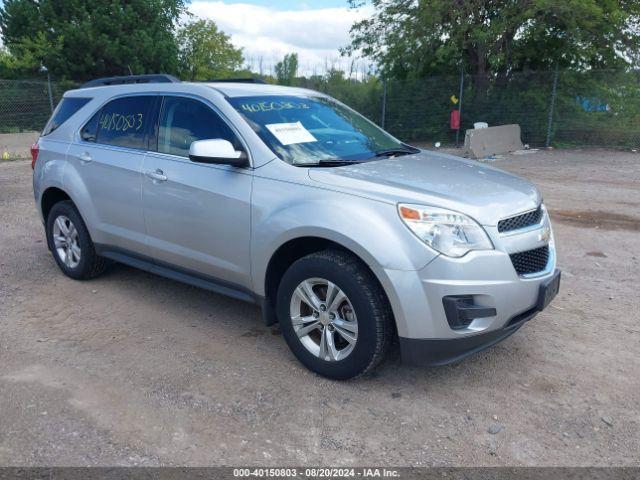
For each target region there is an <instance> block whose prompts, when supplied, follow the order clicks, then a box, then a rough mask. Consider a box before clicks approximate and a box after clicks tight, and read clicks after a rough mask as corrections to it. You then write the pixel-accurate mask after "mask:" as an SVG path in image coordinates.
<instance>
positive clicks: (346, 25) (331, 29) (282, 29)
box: [189, 1, 372, 73]
mask: <svg viewBox="0 0 640 480" xmlns="http://www.w3.org/2000/svg"><path fill="white" fill-rule="evenodd" d="M189 10H190V11H191V13H193V14H194V15H195V16H196V17H199V18H208V19H211V20H214V21H215V22H216V24H217V25H218V27H219V28H220V29H221V30H223V31H224V32H225V33H227V34H228V35H231V38H232V40H233V43H234V44H235V45H237V46H239V47H242V48H243V52H244V56H245V59H246V60H247V62H248V63H250V64H251V66H252V67H253V68H254V69H256V70H257V69H258V67H259V66H258V62H259V61H260V59H261V60H262V63H263V71H264V73H270V70H271V69H272V67H273V65H274V64H275V63H276V62H278V61H280V60H281V59H282V57H283V56H284V55H285V54H286V53H290V52H296V53H298V56H299V58H300V67H301V71H302V73H312V72H313V71H314V70H318V71H321V70H322V68H323V66H324V65H325V64H326V63H330V64H331V63H332V62H333V63H337V64H338V65H345V64H346V63H347V61H346V60H345V59H342V58H340V53H339V51H338V49H339V48H340V47H344V46H346V45H348V43H349V29H350V28H351V25H353V23H354V22H356V21H358V20H360V19H362V18H364V17H366V16H369V15H371V13H372V12H371V7H363V8H360V9H358V10H354V9H350V8H346V7H344V8H320V9H318V8H316V9H306V10H276V9H273V8H269V7H262V6H257V5H251V4H246V3H233V4H227V3H225V2H224V1H214V2H208V1H194V2H192V3H191V4H190V6H189Z"/></svg>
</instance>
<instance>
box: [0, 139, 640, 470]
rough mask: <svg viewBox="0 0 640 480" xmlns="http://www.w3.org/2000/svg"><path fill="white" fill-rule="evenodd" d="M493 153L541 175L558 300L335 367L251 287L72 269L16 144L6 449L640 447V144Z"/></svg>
mask: <svg viewBox="0 0 640 480" xmlns="http://www.w3.org/2000/svg"><path fill="white" fill-rule="evenodd" d="M493 165H495V166H499V167H503V168H506V169H508V170H510V171H513V172H516V173H518V174H521V175H523V176H525V177H528V178H530V179H532V180H533V181H535V182H536V183H537V184H538V185H539V186H540V187H541V189H542V190H543V192H544V196H545V201H546V203H547V205H548V206H549V208H550V210H551V211H552V215H553V218H554V219H555V232H556V239H557V243H558V248H559V264H560V268H562V269H563V270H564V277H563V285H562V289H561V293H560V295H559V296H558V298H557V299H556V301H555V303H554V304H553V305H552V306H551V307H550V308H549V309H548V310H546V311H545V312H543V313H542V314H540V315H539V316H538V317H537V318H536V319H535V320H533V321H531V322H530V323H529V324H528V325H526V326H524V327H523V328H522V329H521V330H520V331H519V332H517V333H516V334H515V335H513V336H512V337H510V338H509V339H507V340H506V341H505V342H503V343H502V344H500V345H498V346H496V347H494V348H493V349H491V350H489V351H486V352H483V353H480V354H478V355H476V356H474V357H472V358H470V359H467V360H465V361H464V362H462V363H460V364H458V365H454V366H448V367H440V368H433V369H423V368H409V367H407V366H403V365H402V364H400V362H399V360H398V355H397V352H396V353H395V354H394V355H392V357H391V358H390V359H389V360H388V361H387V362H386V363H385V364H384V365H383V366H382V368H380V369H379V370H378V371H377V373H376V374H374V375H373V376H371V377H367V378H363V379H360V380H357V381H353V382H348V383H337V382H331V381H327V380H324V379H322V378H319V377H317V376H315V375H313V374H311V373H309V372H308V371H307V370H305V369H304V368H302V367H301V366H300V365H299V364H298V363H297V361H296V360H295V359H294V358H293V356H292V355H291V354H290V353H289V351H288V349H287V347H286V345H285V343H284V341H283V339H282V337H281V336H280V335H279V334H278V332H277V330H276V329H269V328H265V327H264V326H263V325H262V323H261V319H260V313H259V311H258V309H257V308H256V307H255V306H251V305H247V304H244V303H241V302H238V301H235V300H231V299H228V298H225V297H221V296H218V295H215V294H213V293H209V292H206V291H202V290H198V289H196V288H192V287H189V286H185V285H182V284H179V283H176V282H173V281H169V280H165V279H163V278H160V277H156V276H153V275H150V274H147V273H143V272H140V271H136V270H133V269H131V268H127V267H124V266H114V267H113V268H111V269H110V271H109V272H108V273H107V274H106V275H105V276H103V277H101V278H99V279H96V280H93V281H90V282H84V283H80V282H75V281H73V280H70V279H68V278H66V277H64V276H63V275H62V274H61V273H60V272H59V270H58V268H57V267H56V265H55V264H54V261H53V259H52V258H51V255H50V254H49V252H48V251H47V248H46V246H45V243H44V241H43V238H44V236H43V229H42V226H41V224H40V222H39V220H38V218H37V215H36V210H35V207H34V205H33V199H32V193H31V170H30V168H29V163H28V162H25V161H19V162H5V163H0V221H1V227H2V230H1V232H0V298H1V300H0V302H1V303H0V465H221V464H226V465H230V464H234V465H236V464H251V465H256V464H262V465H301V464H316V465H317V464H321V465H336V464H340V465H367V464H369V465H370V464H376V465H394V466H403V465H414V466H421V465H441V466H444V465H446V466H451V465H638V464H640V453H639V452H640V447H639V446H640V400H639V399H640V373H639V372H640V313H639V310H640V296H639V295H638V288H639V284H640V274H639V273H638V272H639V271H640V155H637V154H632V153H623V152H611V151H589V152H587V151H555V152H553V153H547V152H537V153H529V154H526V155H509V156H505V157H504V158H501V159H499V160H497V161H495V162H494V163H493ZM490 432H493V433H490ZM496 432H497V433H496Z"/></svg>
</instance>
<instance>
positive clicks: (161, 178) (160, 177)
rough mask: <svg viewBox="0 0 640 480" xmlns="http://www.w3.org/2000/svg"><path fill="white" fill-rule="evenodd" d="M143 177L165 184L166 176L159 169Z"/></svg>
mask: <svg viewBox="0 0 640 480" xmlns="http://www.w3.org/2000/svg"><path fill="white" fill-rule="evenodd" d="M145 175H146V176H147V177H149V178H150V179H151V180H155V181H156V182H166V181H167V176H166V175H165V174H164V172H163V171H162V170H160V169H159V168H158V169H157V170H155V171H150V172H146V173H145Z"/></svg>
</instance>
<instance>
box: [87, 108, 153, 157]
mask: <svg viewBox="0 0 640 480" xmlns="http://www.w3.org/2000/svg"><path fill="white" fill-rule="evenodd" d="M155 101H156V97H153V96H140V97H124V98H118V99H116V100H112V101H111V102H109V103H107V104H106V105H105V106H104V107H103V108H102V110H101V111H100V112H99V113H97V114H96V115H94V116H93V118H92V119H91V120H89V122H88V123H87V124H86V125H85V126H84V127H83V128H82V130H81V132H80V135H81V136H82V139H83V140H85V141H90V142H96V143H101V144H105V145H115V146H117V147H127V148H136V149H146V148H147V134H148V133H149V131H150V130H151V129H152V128H153V127H154V119H153V110H154V109H153V106H154V104H155Z"/></svg>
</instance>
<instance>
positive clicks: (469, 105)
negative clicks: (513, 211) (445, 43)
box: [315, 70, 640, 149]
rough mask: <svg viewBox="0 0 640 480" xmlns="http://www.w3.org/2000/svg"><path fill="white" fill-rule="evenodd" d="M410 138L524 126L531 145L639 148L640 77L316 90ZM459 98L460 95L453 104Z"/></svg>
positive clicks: (472, 79) (564, 75)
mask: <svg viewBox="0 0 640 480" xmlns="http://www.w3.org/2000/svg"><path fill="white" fill-rule="evenodd" d="M315 86H316V88H317V89H318V90H321V91H324V92H326V93H328V94H329V95H332V96H335V97H336V98H338V99H340V100H342V101H344V102H345V103H347V104H349V105H351V106H352V107H353V108H355V109H356V110H359V111H361V112H362V113H364V114H365V115H367V116H368V117H369V118H370V119H371V120H373V121H374V122H376V123H377V124H378V125H381V126H384V128H385V129H386V130H388V131H389V132H391V133H392V134H394V135H395V136H397V137H398V138H400V139H402V140H405V141H412V142H425V143H433V142H441V143H442V144H445V145H452V144H455V142H456V132H455V130H452V129H451V128H450V116H451V111H452V110H454V109H458V108H460V109H461V110H460V114H461V124H460V137H459V141H460V143H462V142H464V132H465V130H466V129H469V128H473V124H474V123H476V122H486V123H488V124H489V125H504V124H510V123H517V124H519V125H520V127H521V128H522V140H523V142H524V143H527V144H529V145H531V146H532V147H543V146H555V147H580V146H589V147H615V148H631V149H636V148H640V72H637V71H617V70H616V71H612V70H607V71H587V72H574V71H550V72H519V73H512V74H510V75H505V76H503V77H500V76H488V75H487V76H477V75H458V76H440V77H427V78H420V79H410V80H387V81H386V82H384V81H376V82H372V81H369V82H350V86H349V87H345V86H344V85H342V84H340V83H339V82H333V83H332V82H330V81H328V82H325V83H319V84H318V85H315ZM452 96H455V99H454V100H457V103H454V101H453V100H452Z"/></svg>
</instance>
